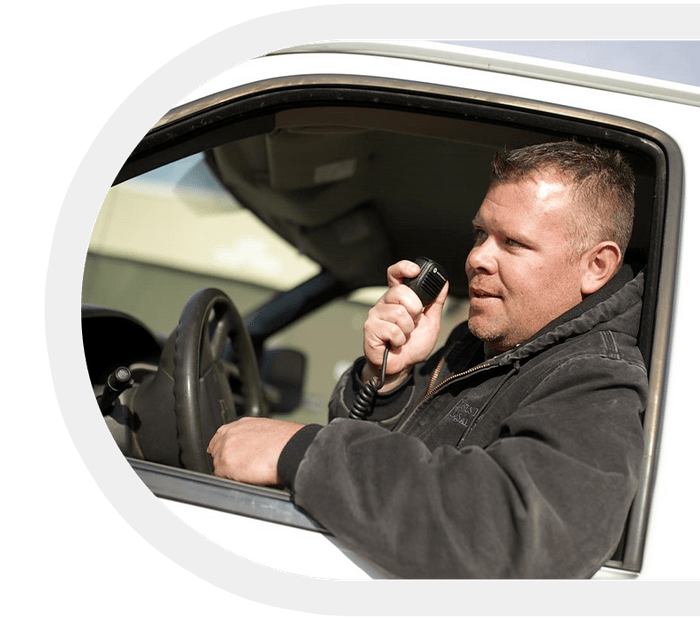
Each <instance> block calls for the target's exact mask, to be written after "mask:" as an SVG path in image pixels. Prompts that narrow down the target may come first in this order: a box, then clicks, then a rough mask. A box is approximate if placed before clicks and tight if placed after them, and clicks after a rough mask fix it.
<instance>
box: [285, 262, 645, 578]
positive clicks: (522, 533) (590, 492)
mask: <svg viewBox="0 0 700 620" xmlns="http://www.w3.org/2000/svg"><path fill="white" fill-rule="evenodd" d="M642 291H643V275H642V274H639V275H638V276H637V277H636V278H634V279H631V271H629V270H627V271H625V270H621V272H620V273H618V274H617V275H616V276H615V277H614V278H613V279H612V280H611V281H610V282H609V283H608V284H607V285H606V286H605V287H604V288H603V289H601V290H600V291H598V292H597V293H595V294H594V295H591V296H589V297H588V298H586V299H585V300H584V301H583V302H582V303H581V304H579V305H578V306H577V307H575V308H573V309H572V310H570V311H569V312H567V313H565V314H564V315H562V316H561V317H559V318H558V319H556V320H555V321H553V322H552V323H550V324H549V325H548V326H547V327H545V328H544V329H543V330H541V331H540V332H539V333H537V334H535V335H534V336H533V337H532V338H531V339H530V340H528V341H527V342H525V343H523V344H522V345H520V346H518V347H516V348H514V349H511V350H510V351H507V352H505V353H502V354H500V355H497V356H495V357H492V358H489V359H485V356H484V347H483V343H482V342H480V341H479V340H477V339H476V338H474V337H473V336H472V335H471V334H470V332H469V330H468V329H467V326H466V325H462V326H459V327H457V328H456V329H455V331H454V332H453V333H452V334H451V335H450V338H449V339H448V341H447V343H446V345H445V347H443V348H442V349H441V350H440V351H438V352H437V353H436V354H435V355H434V356H432V357H431V358H430V359H428V360H427V361H426V362H424V363H423V364H420V365H417V366H416V367H415V368H414V370H413V374H412V376H411V378H410V379H409V380H408V381H407V382H405V383H404V384H403V385H402V386H400V387H398V388H396V389H395V390H393V391H392V392H390V393H388V394H381V395H379V397H378V398H377V401H376V403H375V407H374V411H373V414H372V416H370V418H368V420H369V421H361V420H353V419H348V414H349V410H350V408H351V406H352V404H353V402H354V399H355V396H356V394H357V391H358V390H359V388H360V387H361V384H360V380H359V375H358V371H359V369H360V368H361V367H362V364H363V362H364V360H363V359H360V360H358V361H357V362H356V364H355V365H354V366H353V368H351V369H350V370H349V371H348V372H347V373H346V375H345V376H344V377H343V378H342V379H341V380H340V382H339V383H338V386H337V387H336V389H335V391H334V393H333V395H332V397H331V401H330V422H329V424H328V425H327V426H319V425H311V426H307V427H305V428H304V429H302V431H300V432H299V433H297V435H295V436H294V437H293V438H292V440H291V441H290V442H289V443H288V444H287V446H286V447H285V449H284V451H283V453H282V455H281V457H280V460H279V464H278V470H279V472H280V475H281V477H282V480H283V481H284V483H285V484H286V485H287V486H289V487H290V488H291V489H292V491H293V499H294V502H295V504H296V505H297V506H299V507H300V508H302V509H303V510H305V511H306V512H307V513H309V514H310V515H311V516H312V517H313V518H314V519H315V520H317V521H318V522H319V523H321V524H322V525H323V526H324V527H325V528H326V529H327V530H328V531H330V532H331V533H332V534H333V535H334V536H336V537H337V538H338V539H340V540H341V541H342V542H343V543H344V544H345V545H346V546H347V547H349V548H350V549H352V550H354V551H356V552H357V553H359V554H361V555H363V556H365V557H366V558H368V559H369V560H371V561H372V562H374V563H376V564H377V565H379V566H380V567H382V568H383V569H384V570H385V571H387V572H388V573H390V574H393V575H395V576H397V577H404V578H450V579H454V578H479V579H484V578H555V579H561V578H586V577H590V576H592V575H593V574H594V573H595V572H596V571H597V570H598V568H600V567H601V566H602V565H603V564H604V563H605V561H606V560H607V559H608V558H609V557H610V556H611V555H612V553H613V552H614V551H615V549H616V546H617V544H618V542H619V540H620V537H621V534H622V531H623V529H624V525H625V521H626V518H627V514H628V511H629V508H630V504H631V502H632V498H633V496H634V493H635V490H636V487H637V481H638V472H639V468H640V464H641V460H642V453H643V437H642V425H641V416H642V414H643V412H644V408H645V405H646V399H647V374H646V370H645V367H644V363H643V360H642V356H641V354H640V352H639V350H638V348H637V346H636V336H637V331H638V329H639V320H640V314H641V305H642V301H641V298H642Z"/></svg>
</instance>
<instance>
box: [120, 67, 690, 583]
mask: <svg viewBox="0 0 700 620" xmlns="http://www.w3.org/2000/svg"><path fill="white" fill-rule="evenodd" d="M263 103H264V105H263ZM313 105H366V106H367V105H369V106H378V107H382V108H387V107H388V108H394V109H404V110H405V109H408V110H410V111H413V112H425V113H429V114H440V115H461V116H464V117H470V118H471V117H478V118H485V119H488V120H489V121H491V122H495V123H501V124H506V125H520V126H523V127H527V128H529V129H536V130H537V129H539V130H543V131H548V132H553V133H555V134H562V135H563V134H574V135H582V136H586V137H587V138H590V139H592V140H596V141H600V142H603V143H607V144H610V143H613V144H615V145H617V146H618V148H625V149H629V150H631V151H635V152H640V153H643V154H644V156H646V157H648V158H650V159H651V160H652V161H653V162H654V165H655V170H656V178H655V183H654V186H655V190H656V191H655V198H654V204H653V213H654V215H653V218H652V225H651V226H652V229H651V237H650V247H649V257H648V264H649V268H648V270H647V278H646V283H645V304H646V307H647V308H653V310H652V311H649V312H645V315H644V316H643V323H642V325H643V338H642V339H641V341H640V346H641V347H642V349H643V350H644V351H645V361H646V363H647V369H648V373H649V388H650V398H649V406H648V408H647V411H646V414H645V419H644V434H645V459H644V463H643V468H642V471H641V476H640V484H639V490H638V493H637V495H636V497H635V500H634V502H633V505H632V508H631V511H630V515H629V520H628V526H627V528H626V532H625V537H624V539H623V541H622V542H621V546H620V548H619V549H618V553H617V554H616V555H615V559H614V560H611V561H610V562H608V563H607V564H606V566H608V567H612V568H617V569H621V570H624V571H631V572H639V571H640V570H641V567H642V560H643V553H644V543H645V539H646V532H647V528H648V521H649V512H650V506H651V500H652V495H653V487H654V481H655V478H656V470H657V465H658V452H659V435H660V432H661V425H662V420H663V413H664V403H665V395H666V387H665V386H666V379H667V360H668V355H669V346H670V336H671V328H672V316H673V303H674V292H675V281H676V270H677V256H678V244H679V231H680V217H681V205H682V194H683V161H682V157H681V152H680V149H679V147H678V146H677V144H676V143H675V141H674V140H673V139H672V138H671V137H670V136H669V135H667V134H666V133H664V132H663V131H661V130H659V129H656V128H654V127H651V126H649V125H646V124H644V123H641V122H638V121H633V120H629V119H625V118H621V117H617V116H612V115H608V114H604V113H598V112H592V111H587V110H580V109H576V108H572V107H566V106H561V105H557V104H551V103H546V102H541V101H535V100H529V99H523V98H519V97H511V96H508V95H503V94H494V93H486V92H481V91H475V90H470V89H461V88H455V87H443V86H439V85H434V84H425V83H414V82H410V81H405V80H390V79H384V78H371V77H365V76H335V75H302V76H292V77H285V78H276V79H269V80H265V81H261V82H256V83H253V84H248V85H245V86H242V87H237V88H234V89H231V90H229V91H226V92H224V93H220V94H218V95H215V96H211V97H207V98H204V99H201V100H198V101H196V102H193V103H191V104H188V105H186V106H183V107H181V108H177V109H175V110H173V111H172V112H170V113H169V114H167V115H166V116H164V117H163V118H162V119H161V120H160V121H159V122H158V123H157V124H156V125H155V126H154V128H153V129H151V131H149V132H148V134H147V135H146V136H145V137H144V139H143V140H142V141H141V142H140V143H139V145H138V146H137V147H136V148H135V149H134V151H133V152H132V154H131V155H130V157H129V158H128V160H127V162H126V163H125V165H124V166H123V168H122V169H121V170H120V172H119V173H118V175H117V177H116V179H115V182H114V183H115V184H117V183H120V182H121V181H124V180H126V179H128V178H132V177H134V176H137V175H139V174H142V173H144V172H147V171H149V170H152V169H154V168H157V167H159V166H161V165H165V164H166V163H170V162H172V161H175V160H177V159H181V158H183V157H185V156H188V155H192V154H194V153H196V152H199V151H202V150H204V149H206V148H211V147H213V146H216V145H219V144H223V143H225V142H228V141H230V140H233V139H236V138H241V137H245V136H247V135H254V134H255V133H257V132H260V131H263V130H265V129H266V128H269V126H270V115H271V114H274V112H276V111H279V110H281V109H286V108H290V107H299V106H304V107H307V106H313ZM130 463H131V465H132V467H133V468H134V470H135V471H136V473H137V474H138V475H139V476H140V477H141V479H142V480H143V481H144V482H145V483H146V485H147V486H148V487H149V488H150V489H151V490H152V491H153V492H154V493H155V494H156V495H157V496H159V497H167V498H168V499H174V500H176V501H183V502H187V503H192V504H196V505H200V506H206V507H211V508H216V509H219V510H225V511H228V512H232V513H236V514H244V515H245V516H251V517H256V518H263V519H266V520H271V521H273V522H276V523H283V524H287V525H295V526H297V527H305V528H307V529H315V530H317V531H320V532H323V531H324V530H323V528H321V526H319V525H318V524H316V523H315V522H313V520H310V519H308V518H307V517H306V516H305V515H303V514H302V513H301V512H300V511H299V510H298V509H296V507H294V505H293V503H292V502H291V499H290V498H289V495H288V494H286V493H285V492H284V491H274V492H271V493H262V495H263V496H264V497H265V498H266V501H268V504H266V505H269V506H270V514H269V515H266V514H256V510H251V509H250V506H251V505H253V504H254V503H253V504H251V503H250V502H247V501H245V500H246V494H253V495H255V496H259V495H260V494H261V492H259V489H257V488H255V487H250V486H248V485H239V484H237V483H232V482H229V481H216V483H214V481H212V480H211V479H210V478H211V477H206V476H201V475H195V474H191V472H187V473H183V472H180V471H178V470H173V471H171V468H167V467H166V466H159V465H155V464H150V463H148V464H144V463H141V462H138V461H134V460H130ZM178 484H179V485H180V486H179V487H178Z"/></svg>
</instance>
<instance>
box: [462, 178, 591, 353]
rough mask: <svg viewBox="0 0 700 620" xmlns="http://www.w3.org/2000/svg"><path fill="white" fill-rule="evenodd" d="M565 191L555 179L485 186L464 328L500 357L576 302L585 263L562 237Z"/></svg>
mask: <svg viewBox="0 0 700 620" xmlns="http://www.w3.org/2000/svg"><path fill="white" fill-rule="evenodd" d="M570 208H575V207H571V201H570V198H569V190H568V188H567V186H566V185H565V183H564V182H563V181H561V180H560V179H559V178H558V177H557V176H555V175H553V174H537V175H535V176H533V177H529V178H527V179H524V180H522V181H518V182H516V183H509V184H505V185H497V186H495V187H491V189H490V190H489V191H488V193H487V194H486V197H485V198H484V202H483V203H482V205H481V207H480V209H479V212H478V213H477V215H476V217H475V218H474V232H475V243H474V247H473V249H472V251H471V252H470V253H469V256H468V257H467V263H466V272H467V277H468V279H469V299H470V307H469V327H470V329H471V331H472V333H473V334H474V335H475V336H477V337H478V338H480V339H482V340H485V341H487V342H490V343H491V344H492V346H493V347H494V348H495V349H496V350H498V351H506V350H508V349H511V348H513V347H514V346H515V345H517V344H520V343H522V342H524V341H525V340H527V339H528V338H529V337H530V336H532V335H534V334H535V333H537V332H538V331H539V330H540V329H541V328H542V327H544V326H545V325H546V324H547V323H549V322H550V321H551V320H553V319H555V318H556V317H558V316H559V315H561V314H563V313H564V312H566V311H567V310H569V309H570V308H573V307H574V306H575V305H576V304H578V303H579V302H581V301H582V299H583V295H582V293H581V280H582V275H583V262H582V261H579V260H574V259H573V258H572V256H573V254H572V249H571V246H570V244H569V242H568V240H567V235H566V225H565V223H566V214H567V211H568V209H570Z"/></svg>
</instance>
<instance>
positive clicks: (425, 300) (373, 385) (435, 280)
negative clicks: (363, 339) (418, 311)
mask: <svg viewBox="0 0 700 620" xmlns="http://www.w3.org/2000/svg"><path fill="white" fill-rule="evenodd" d="M414 262H415V263H416V264H417V265H418V266H419V267H420V268H421V269H420V273H419V274H418V275H417V276H416V277H415V278H404V281H403V283H404V284H405V285H406V286H408V287H409V288H410V289H411V290H412V291H413V292H414V293H415V294H416V295H418V298H419V299H420V300H421V303H422V304H423V307H424V308H425V307H426V306H427V305H429V304H431V303H432V302H433V301H435V298H436V297H437V296H438V295H439V294H440V291H441V290H442V288H443V286H445V283H446V282H447V272H446V271H445V269H444V268H443V267H441V266H440V265H439V264H438V263H436V262H435V261H434V260H430V259H429V258H425V257H424V256H419V257H418V258H417V259H416V260H415V261H414ZM390 348H391V343H389V342H387V343H386V349H385V350H384V360H383V362H382V369H381V374H380V379H379V382H377V381H376V379H375V378H374V377H372V378H371V379H370V380H369V383H365V384H364V385H363V386H362V389H361V390H360V392H359V393H358V395H357V397H356V398H355V402H354V403H353V406H352V409H351V410H350V417H351V418H355V419H358V420H364V419H366V418H367V416H369V415H370V414H371V413H372V409H373V408H374V399H375V397H376V396H377V392H378V391H379V390H380V389H381V388H382V387H383V386H384V381H385V377H386V363H387V360H388V359H389V349H390Z"/></svg>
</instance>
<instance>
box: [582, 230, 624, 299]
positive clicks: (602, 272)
mask: <svg viewBox="0 0 700 620" xmlns="http://www.w3.org/2000/svg"><path fill="white" fill-rule="evenodd" d="M621 262H622V251H621V250H620V246H619V245H617V243H615V242H614V241H601V242H600V243H599V244H597V245H596V246H594V247H592V248H591V249H590V250H588V251H587V252H585V253H584V255H583V256H582V257H581V267H582V271H583V274H582V278H581V293H582V294H583V295H584V296H586V295H590V294H591V293H595V292H596V291H597V290H598V289H600V288H602V287H603V286H604V285H605V284H606V283H607V282H608V280H610V278H612V277H613V276H614V275H615V273H616V272H617V268H618V266H619V265H620V263H621Z"/></svg>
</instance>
